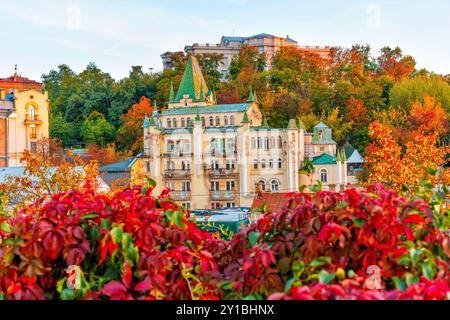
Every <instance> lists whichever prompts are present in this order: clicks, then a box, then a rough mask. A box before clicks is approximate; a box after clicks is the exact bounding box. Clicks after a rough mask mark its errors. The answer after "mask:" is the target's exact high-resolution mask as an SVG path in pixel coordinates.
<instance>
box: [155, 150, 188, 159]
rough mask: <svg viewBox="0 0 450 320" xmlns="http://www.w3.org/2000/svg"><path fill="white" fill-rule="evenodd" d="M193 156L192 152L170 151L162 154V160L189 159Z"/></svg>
mask: <svg viewBox="0 0 450 320" xmlns="http://www.w3.org/2000/svg"><path fill="white" fill-rule="evenodd" d="M193 155H194V154H193V153H192V152H182V151H172V152H166V153H162V154H161V157H163V158H191V157H192V156H193Z"/></svg>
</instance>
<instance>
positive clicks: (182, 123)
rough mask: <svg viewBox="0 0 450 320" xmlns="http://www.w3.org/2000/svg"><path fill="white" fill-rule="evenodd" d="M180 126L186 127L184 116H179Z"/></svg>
mask: <svg viewBox="0 0 450 320" xmlns="http://www.w3.org/2000/svg"><path fill="white" fill-rule="evenodd" d="M181 127H182V128H184V127H186V123H185V122H184V118H181Z"/></svg>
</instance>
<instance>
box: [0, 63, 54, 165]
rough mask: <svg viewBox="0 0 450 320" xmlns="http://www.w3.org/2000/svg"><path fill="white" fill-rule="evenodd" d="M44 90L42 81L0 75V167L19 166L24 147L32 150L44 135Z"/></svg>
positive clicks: (47, 108)
mask: <svg viewBox="0 0 450 320" xmlns="http://www.w3.org/2000/svg"><path fill="white" fill-rule="evenodd" d="M48 112H49V102H48V94H47V92H44V91H43V89H42V84H41V83H39V82H36V81H33V80H29V79H28V78H25V77H21V76H19V75H18V74H17V67H16V70H15V72H14V75H13V76H11V77H8V78H4V79H1V78H0V167H16V166H20V165H21V163H20V159H21V158H22V154H23V152H24V150H26V149H27V150H30V151H31V152H36V149H37V142H38V140H39V139H40V138H42V137H48Z"/></svg>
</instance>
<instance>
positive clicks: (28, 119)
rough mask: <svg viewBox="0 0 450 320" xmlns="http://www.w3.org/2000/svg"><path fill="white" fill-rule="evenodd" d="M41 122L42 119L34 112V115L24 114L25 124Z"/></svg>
mask: <svg viewBox="0 0 450 320" xmlns="http://www.w3.org/2000/svg"><path fill="white" fill-rule="evenodd" d="M41 123H43V121H42V120H40V119H39V115H38V114H34V115H30V114H26V115H25V124H41Z"/></svg>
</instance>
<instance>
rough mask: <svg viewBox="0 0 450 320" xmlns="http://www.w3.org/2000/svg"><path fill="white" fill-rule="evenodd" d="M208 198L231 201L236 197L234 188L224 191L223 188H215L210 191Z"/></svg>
mask: <svg viewBox="0 0 450 320" xmlns="http://www.w3.org/2000/svg"><path fill="white" fill-rule="evenodd" d="M209 198H210V200H213V201H231V200H235V199H236V190H232V191H228V190H227V191H225V190H217V191H210V192H209Z"/></svg>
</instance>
